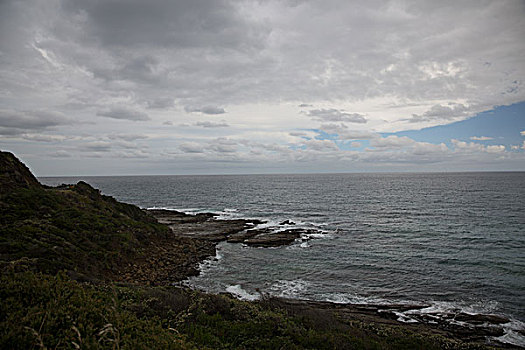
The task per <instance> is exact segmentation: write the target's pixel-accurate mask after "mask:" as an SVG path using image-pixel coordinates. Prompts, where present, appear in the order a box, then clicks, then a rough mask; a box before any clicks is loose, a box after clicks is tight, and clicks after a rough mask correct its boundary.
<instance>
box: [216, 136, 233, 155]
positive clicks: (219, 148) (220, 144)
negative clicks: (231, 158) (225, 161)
mask: <svg viewBox="0 0 525 350" xmlns="http://www.w3.org/2000/svg"><path fill="white" fill-rule="evenodd" d="M210 149H211V150H212V151H214V152H217V153H235V152H236V151H237V142H235V141H233V140H231V139H228V138H225V137H219V138H217V139H215V140H214V141H212V142H210Z"/></svg>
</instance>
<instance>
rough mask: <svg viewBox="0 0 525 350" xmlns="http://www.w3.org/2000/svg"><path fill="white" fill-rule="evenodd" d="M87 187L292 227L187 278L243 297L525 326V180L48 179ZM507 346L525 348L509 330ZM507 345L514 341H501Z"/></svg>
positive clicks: (231, 249)
mask: <svg viewBox="0 0 525 350" xmlns="http://www.w3.org/2000/svg"><path fill="white" fill-rule="evenodd" d="M78 180H84V181H86V182H88V183H89V184H91V185H92V186H94V187H96V188H99V189H101V191H102V193H104V194H107V195H111V196H114V197H115V198H117V199H118V200H120V201H124V202H128V203H133V204H136V205H138V206H140V207H143V208H167V209H176V210H180V211H184V212H189V213H196V212H215V213H218V214H220V217H219V218H223V219H228V218H258V219H262V220H265V221H266V224H265V226H266V227H270V228H272V227H273V228H275V229H278V227H279V223H280V222H282V221H284V220H291V221H293V222H294V223H295V224H296V225H295V227H303V228H308V229H315V230H316V232H317V234H312V235H311V237H303V238H302V239H298V240H297V241H296V242H295V243H294V244H292V245H290V246H284V247H278V248H253V247H247V246H245V245H242V244H230V243H226V242H223V243H220V244H219V245H218V247H217V256H216V258H214V259H210V260H208V261H206V262H204V263H203V264H201V271H202V273H201V275H200V276H198V277H193V278H191V279H190V280H188V281H187V282H186V283H187V284H189V285H191V286H193V287H197V288H200V289H203V290H206V291H210V292H226V291H227V292H230V293H232V294H234V295H236V296H238V297H240V298H243V299H248V300H252V299H256V298H258V297H259V296H260V295H261V294H269V295H276V296H283V297H288V298H301V299H311V300H327V301H332V302H339V303H399V302H401V303H423V304H428V305H431V306H430V309H431V310H432V311H436V310H439V311H441V312H443V311H447V310H452V311H458V310H461V311H464V312H470V313H491V314H499V315H505V316H507V317H510V318H511V319H512V320H513V323H512V325H509V327H510V328H518V329H519V328H522V327H523V322H524V321H525V173H523V172H502V173H431V174H429V173H422V174H398V173H396V174H308V175H228V176H222V175H221V176H219V175H218V176H129V177H128V176H127V177H83V178H42V179H41V181H42V182H43V183H45V184H49V185H58V184H61V183H75V182H77V181H78ZM506 336H507V338H509V339H510V338H512V339H510V340H509V339H507V340H509V341H511V342H513V343H518V344H522V345H525V342H524V340H523V337H522V336H520V335H519V334H518V333H516V332H510V333H508V334H507V335H506ZM503 340H505V339H503Z"/></svg>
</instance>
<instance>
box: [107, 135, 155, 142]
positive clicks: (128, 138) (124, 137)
mask: <svg viewBox="0 0 525 350" xmlns="http://www.w3.org/2000/svg"><path fill="white" fill-rule="evenodd" d="M107 137H108V138H109V139H111V140H124V141H136V140H145V139H147V138H149V136H148V135H144V134H109V135H108V136H107Z"/></svg>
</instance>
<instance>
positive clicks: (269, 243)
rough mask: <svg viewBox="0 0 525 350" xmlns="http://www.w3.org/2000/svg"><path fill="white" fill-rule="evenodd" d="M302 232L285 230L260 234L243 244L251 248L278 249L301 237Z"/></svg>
mask: <svg viewBox="0 0 525 350" xmlns="http://www.w3.org/2000/svg"><path fill="white" fill-rule="evenodd" d="M302 231H303V230H300V229H299V230H285V231H279V232H275V233H267V234H260V235H257V236H255V237H253V238H249V239H246V240H245V241H244V242H243V243H244V244H247V245H249V246H252V247H279V246H282V245H288V244H290V243H292V242H293V241H295V240H296V239H297V238H299V237H300V236H301V232H302Z"/></svg>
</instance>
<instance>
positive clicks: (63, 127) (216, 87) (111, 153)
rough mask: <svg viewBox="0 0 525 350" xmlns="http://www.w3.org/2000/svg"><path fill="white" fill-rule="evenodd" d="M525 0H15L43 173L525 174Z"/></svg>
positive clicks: (21, 107) (19, 102) (23, 79)
mask: <svg viewBox="0 0 525 350" xmlns="http://www.w3.org/2000/svg"><path fill="white" fill-rule="evenodd" d="M523 38H525V2H524V1H518V0H516V1H513V0H495V1H482V0H475V1H348V0H324V1H313V0H304V1H303V0H268V1H255V0H253V1H252V0H250V1H244V0H239V1H222V0H213V1H211V0H210V1H201V0H186V1H172V0H150V1H143V0H126V1H124V0H91V1H85V0H23V1H15V0H2V1H0V149H1V150H7V151H11V152H13V153H15V154H16V155H17V156H18V157H19V158H21V159H22V160H23V161H24V162H25V163H26V164H27V165H28V166H29V167H30V169H31V170H32V171H33V172H35V173H36V175H38V176H61V175H62V176H67V175H71V176H74V175H148V174H149V175H155V174H158V175H163V174H250V173H320V172H323V173H324V172H392V171H394V172H397V171H406V172H420V171H423V172H425V171H499V170H511V171H524V170H525V88H524V81H525V40H524V39H523Z"/></svg>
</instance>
